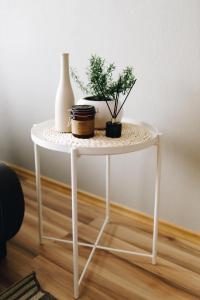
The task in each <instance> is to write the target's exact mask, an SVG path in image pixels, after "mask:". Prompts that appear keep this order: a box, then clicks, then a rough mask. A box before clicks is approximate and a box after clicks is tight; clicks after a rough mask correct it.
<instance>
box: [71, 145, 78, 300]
mask: <svg viewBox="0 0 200 300" xmlns="http://www.w3.org/2000/svg"><path fill="white" fill-rule="evenodd" d="M76 165H77V150H76V149H72V150H71V186H72V235H73V276H74V298H75V299H77V298H78V297H79V285H78V276H79V274H78V273H79V271H78V217H77V214H78V212H77V166H76Z"/></svg>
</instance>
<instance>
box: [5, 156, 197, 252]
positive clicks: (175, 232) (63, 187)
mask: <svg viewBox="0 0 200 300" xmlns="http://www.w3.org/2000/svg"><path fill="white" fill-rule="evenodd" d="M5 163H6V164H7V165H8V166H10V167H11V168H12V169H14V170H15V172H16V173H17V174H18V175H19V176H23V177H25V178H29V179H32V180H34V179H35V173H34V172H33V171H30V170H28V169H25V168H22V167H20V166H17V165H14V164H11V163H8V162H5ZM41 180H42V184H43V185H44V186H46V187H50V188H53V189H54V190H56V191H58V192H62V193H63V192H64V193H67V194H70V193H71V187H70V186H69V185H67V184H64V183H62V182H59V181H56V180H54V179H51V178H49V177H46V176H41ZM78 198H79V200H80V201H83V202H87V203H91V204H93V205H94V204H95V205H96V206H99V207H103V206H104V203H105V199H104V198H102V197H99V196H96V195H94V194H91V193H88V192H86V191H84V190H81V189H78ZM111 208H112V211H113V212H116V213H118V214H121V215H124V216H128V217H131V218H134V219H137V220H138V221H141V222H143V223H145V224H148V225H149V226H152V224H153V218H152V217H151V216H150V215H148V214H145V213H142V212H139V211H137V210H134V209H131V208H129V207H126V206H124V205H121V204H118V203H114V202H111ZM159 232H161V233H163V234H165V235H169V236H170V237H174V238H179V239H184V240H187V241H190V242H192V243H195V244H197V245H199V246H200V233H197V232H194V231H192V230H189V229H187V228H183V227H180V226H178V225H176V224H173V223H169V222H167V221H164V220H161V219H160V220H159Z"/></svg>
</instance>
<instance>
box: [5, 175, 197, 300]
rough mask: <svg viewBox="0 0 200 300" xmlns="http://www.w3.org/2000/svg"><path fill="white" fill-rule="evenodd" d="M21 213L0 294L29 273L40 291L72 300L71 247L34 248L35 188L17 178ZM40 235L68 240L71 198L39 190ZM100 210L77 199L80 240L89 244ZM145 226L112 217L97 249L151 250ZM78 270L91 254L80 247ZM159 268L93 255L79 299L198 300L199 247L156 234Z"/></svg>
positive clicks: (133, 260)
mask: <svg viewBox="0 0 200 300" xmlns="http://www.w3.org/2000/svg"><path fill="white" fill-rule="evenodd" d="M21 179H22V184H23V190H24V193H25V201H26V214H25V219H24V223H23V226H22V228H21V230H20V232H19V233H18V234H17V235H16V236H15V238H13V239H12V240H11V241H10V242H9V243H8V256H7V258H6V259H3V260H1V261H0V290H3V289H4V288H6V287H8V286H9V285H10V284H12V283H14V282H16V281H17V280H19V279H21V278H22V277H24V276H25V275H27V274H29V273H30V272H32V271H33V270H34V271H36V273H37V277H38V279H39V281H40V283H41V285H42V287H43V288H44V289H46V290H48V291H49V292H50V293H52V294H53V295H54V296H56V297H57V298H58V299H59V300H62V299H63V300H64V299H65V300H66V299H73V297H72V248H71V246H70V245H64V244H61V243H57V242H49V241H45V242H44V245H42V246H40V247H39V246H38V239H37V212H36V195H35V184H34V182H33V180H31V179H30V178H21ZM43 197H44V207H45V209H44V219H45V222H44V226H45V233H46V234H49V235H52V236H56V237H58V238H65V237H66V238H71V203H70V195H67V197H66V195H64V194H63V193H62V192H58V191H53V190H52V189H51V188H50V187H44V188H43ZM103 213H104V211H103V209H102V208H99V207H95V206H91V205H89V204H87V203H85V202H84V201H83V200H79V238H80V240H82V241H85V242H94V240H95V237H96V236H97V233H98V228H99V226H100V224H101V223H102V220H103ZM151 233H152V229H151V228H150V227H149V224H146V223H145V222H141V221H138V219H137V218H136V219H135V218H134V217H132V218H129V217H127V216H126V217H125V216H121V215H119V214H117V213H116V212H115V213H114V212H113V213H112V215H111V223H110V225H108V226H107V228H106V233H105V234H104V236H103V237H102V239H101V244H103V245H110V246H113V247H122V248H124V249H128V250H133V251H137V250H140V251H149V250H150V249H151ZM79 251H80V259H79V263H80V271H81V270H82V268H83V266H84V264H85V262H86V259H87V257H88V255H89V252H90V250H89V249H86V248H83V247H80V249H79ZM158 252H159V258H158V264H157V265H156V266H153V265H152V264H151V263H150V262H149V261H148V259H147V258H145V259H144V258H143V259H142V258H136V257H134V256H130V255H124V254H116V253H115V254H111V253H108V252H105V251H100V250H98V251H97V252H96V254H95V256H94V258H93V260H92V264H91V265H90V268H89V270H88V273H87V276H86V278H85V279H84V281H83V284H82V286H81V294H80V299H85V300H86V299H88V300H89V299H91V300H96V299H97V300H98V299H102V300H110V299H115V300H125V299H127V300H146V299H152V300H162V299H174V300H190V299H200V246H199V245H198V243H197V244H195V243H192V242H191V241H187V240H185V239H180V238H178V239H176V238H174V237H172V236H170V235H167V236H166V234H162V232H160V235H159V251H158Z"/></svg>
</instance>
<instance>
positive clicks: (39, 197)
mask: <svg viewBox="0 0 200 300" xmlns="http://www.w3.org/2000/svg"><path fill="white" fill-rule="evenodd" d="M34 155H35V176H36V193H37V203H38V222H39V224H38V225H39V243H40V245H41V244H42V236H43V226H42V192H41V179H40V157H39V151H38V145H36V144H34Z"/></svg>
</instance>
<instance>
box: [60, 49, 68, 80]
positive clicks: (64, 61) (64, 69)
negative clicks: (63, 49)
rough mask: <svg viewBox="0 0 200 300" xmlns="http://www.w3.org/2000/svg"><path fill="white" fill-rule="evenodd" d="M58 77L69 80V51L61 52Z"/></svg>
mask: <svg viewBox="0 0 200 300" xmlns="http://www.w3.org/2000/svg"><path fill="white" fill-rule="evenodd" d="M60 79H61V80H69V53H62V54H61V68H60Z"/></svg>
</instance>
